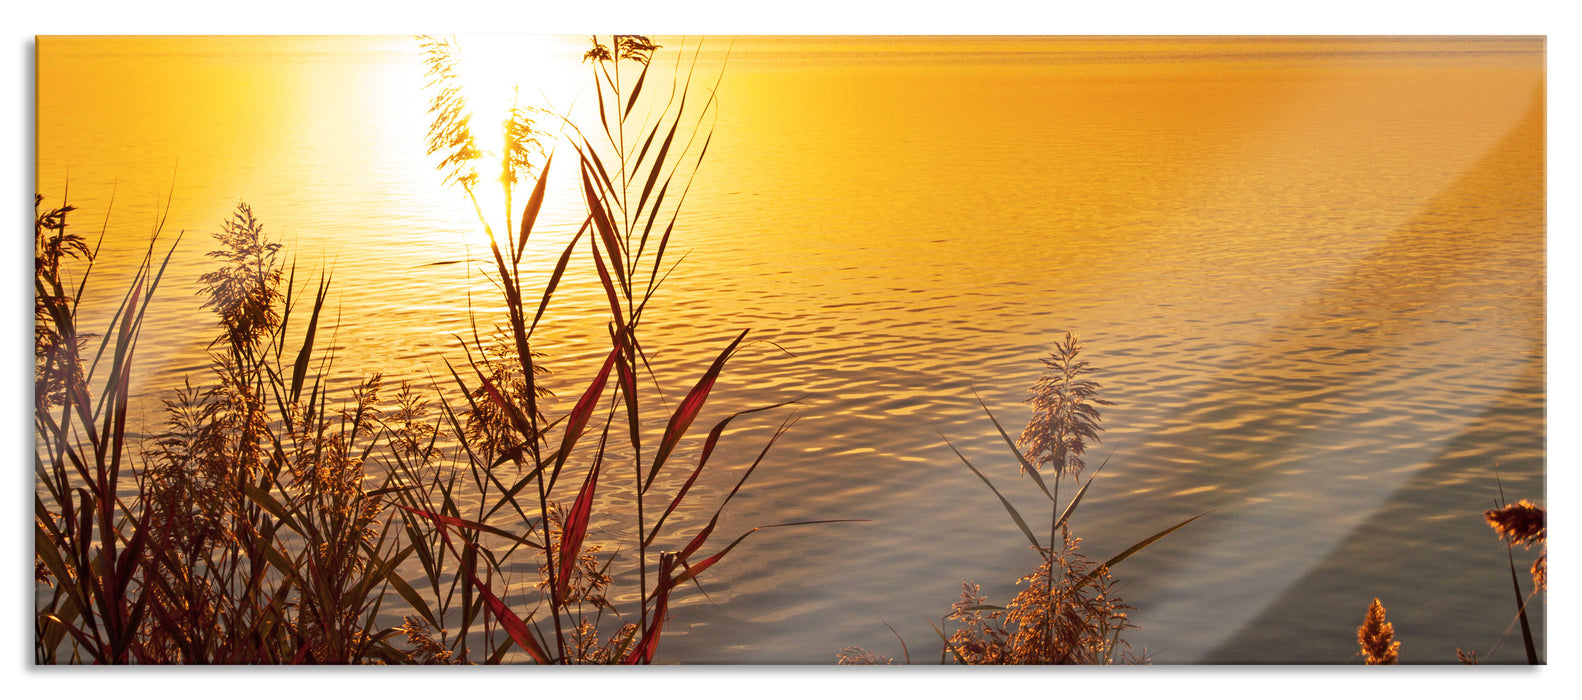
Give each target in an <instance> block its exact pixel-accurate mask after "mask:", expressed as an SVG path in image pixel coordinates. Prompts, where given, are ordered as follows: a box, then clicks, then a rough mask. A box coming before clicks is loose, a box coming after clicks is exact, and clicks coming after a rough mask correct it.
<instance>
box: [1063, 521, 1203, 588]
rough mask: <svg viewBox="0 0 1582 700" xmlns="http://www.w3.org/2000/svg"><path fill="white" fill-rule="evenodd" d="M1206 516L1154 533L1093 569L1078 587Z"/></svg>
mask: <svg viewBox="0 0 1582 700" xmlns="http://www.w3.org/2000/svg"><path fill="white" fill-rule="evenodd" d="M1205 515H1208V513H1199V514H1197V515H1194V516H1192V517H1190V518H1187V519H1186V520H1183V521H1181V522H1179V523H1176V524H1175V525H1172V526H1170V527H1168V528H1165V529H1164V530H1161V531H1159V532H1156V533H1154V534H1153V535H1152V536H1151V537H1149V538H1147V539H1145V540H1143V541H1141V542H1138V543H1137V544H1134V545H1132V546H1130V547H1127V548H1126V551H1124V552H1121V553H1120V554H1117V555H1115V556H1113V557H1110V558H1109V560H1107V561H1105V562H1104V566H1100V567H1096V568H1094V569H1093V571H1090V572H1088V575H1086V576H1084V577H1082V580H1081V581H1080V582H1079V584H1078V585H1081V584H1086V583H1087V582H1088V581H1091V580H1093V578H1094V577H1096V576H1098V575H1099V572H1101V571H1104V570H1105V569H1110V568H1114V566H1115V565H1116V564H1119V563H1121V562H1123V561H1126V558H1127V557H1130V556H1131V555H1133V554H1136V553H1138V552H1140V551H1142V550H1143V549H1144V548H1145V547H1147V546H1148V545H1151V544H1153V543H1155V542H1158V541H1159V540H1160V539H1161V538H1163V537H1164V536H1165V535H1168V534H1170V533H1172V532H1175V531H1176V530H1179V529H1181V528H1183V527H1186V525H1187V523H1190V522H1192V521H1193V520H1197V519H1198V518H1201V517H1203V516H1205Z"/></svg>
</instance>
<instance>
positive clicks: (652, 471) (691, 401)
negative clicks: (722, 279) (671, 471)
mask: <svg viewBox="0 0 1582 700" xmlns="http://www.w3.org/2000/svg"><path fill="white" fill-rule="evenodd" d="M745 337H747V331H742V332H741V335H738V336H736V339H735V340H733V341H731V344H730V345H728V346H726V347H725V350H724V351H722V352H721V353H720V355H719V357H716V358H714V363H713V364H711V365H709V369H708V371H706V372H704V373H703V377H702V378H701V379H699V380H698V383H697V385H696V386H694V387H692V391H690V392H688V393H687V397H686V398H685V399H682V401H681V404H680V405H678V406H676V411H675V413H673V414H672V415H671V416H670V423H669V424H668V425H666V426H665V436H664V438H662V439H661V440H660V441H659V451H658V452H656V453H654V465H653V466H652V467H650V468H649V470H648V479H647V480H646V481H644V482H643V490H644V491H647V490H648V487H649V486H651V485H653V483H654V477H656V476H658V475H659V469H660V467H663V466H664V465H665V460H666V459H668V458H669V457H670V453H671V452H673V451H675V449H676V444H677V443H679V442H681V436H682V435H685V434H686V432H687V428H689V427H691V426H692V421H693V419H695V418H697V417H698V412H699V411H701V410H703V403H704V402H705V401H707V400H708V398H709V391H711V390H712V389H713V388H714V381H715V380H716V379H718V378H719V376H720V371H721V370H722V369H724V368H725V361H726V360H727V359H729V358H730V356H731V353H733V352H735V351H736V346H737V345H739V344H741V342H742V338H745Z"/></svg>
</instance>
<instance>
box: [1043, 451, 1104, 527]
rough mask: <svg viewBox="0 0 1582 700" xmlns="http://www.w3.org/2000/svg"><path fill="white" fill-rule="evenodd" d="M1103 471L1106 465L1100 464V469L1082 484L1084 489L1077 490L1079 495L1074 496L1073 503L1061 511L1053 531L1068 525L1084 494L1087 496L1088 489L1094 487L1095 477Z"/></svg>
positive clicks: (1094, 471)
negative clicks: (1067, 522)
mask: <svg viewBox="0 0 1582 700" xmlns="http://www.w3.org/2000/svg"><path fill="white" fill-rule="evenodd" d="M1103 469H1104V465H1103V464H1100V465H1099V468H1098V469H1095V470H1093V475H1092V476H1089V477H1088V480H1087V482H1085V483H1083V484H1082V488H1080V489H1077V495H1075V496H1072V497H1071V502H1070V503H1067V504H1066V509H1065V510H1063V511H1061V513H1060V517H1059V518H1058V519H1056V520H1055V524H1054V526H1053V529H1057V530H1058V529H1060V527H1061V526H1062V525H1065V524H1066V521H1067V520H1070V519H1071V514H1072V513H1075V512H1076V510H1077V504H1078V503H1081V502H1082V496H1083V494H1086V493H1087V492H1088V487H1089V486H1092V485H1093V479H1094V477H1097V476H1098V475H1099V472H1100V471H1102V470H1103Z"/></svg>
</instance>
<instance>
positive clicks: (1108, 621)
mask: <svg viewBox="0 0 1582 700" xmlns="http://www.w3.org/2000/svg"><path fill="white" fill-rule="evenodd" d="M1081 351H1082V343H1081V341H1080V340H1079V339H1078V338H1077V337H1076V336H1075V335H1073V334H1071V333H1067V334H1066V335H1065V338H1064V339H1062V340H1061V341H1060V342H1058V343H1056V344H1055V348H1054V351H1053V352H1052V353H1051V354H1050V356H1049V358H1047V359H1045V360H1044V366H1045V369H1046V370H1047V372H1046V373H1045V374H1044V375H1043V376H1042V377H1040V378H1039V379H1038V381H1037V382H1036V383H1035V384H1034V385H1033V387H1032V389H1031V396H1030V398H1029V399H1028V401H1027V403H1029V404H1031V405H1032V407H1033V415H1032V417H1031V418H1030V419H1029V420H1028V423H1027V426H1026V428H1025V429H1024V430H1023V431H1022V434H1021V440H1020V445H1018V443H1017V442H1014V441H1012V440H1011V436H1010V434H1009V433H1007V432H1006V430H1005V427H1004V426H1002V425H1001V424H1000V421H999V420H998V419H997V418H995V417H994V414H993V412H991V411H990V410H989V407H988V405H987V404H985V403H983V400H982V399H981V398H980V399H978V404H979V405H980V406H982V407H983V411H984V414H985V415H987V416H988V418H989V422H990V423H992V424H993V425H994V428H995V431H996V432H997V433H998V434H999V436H1000V438H1001V439H1002V440H1003V441H1004V442H1005V446H1006V448H1007V449H1008V450H1009V452H1010V453H1011V455H1012V456H1013V457H1015V459H1016V462H1017V464H1018V466H1019V468H1020V470H1021V473H1022V474H1023V475H1025V476H1027V477H1029V478H1030V479H1031V480H1032V482H1033V484H1034V485H1035V486H1036V487H1037V488H1038V490H1039V492H1040V493H1042V494H1043V496H1044V497H1045V498H1046V499H1048V500H1049V503H1050V512H1049V534H1048V539H1041V538H1040V536H1039V535H1038V534H1035V533H1034V532H1033V529H1032V526H1031V525H1030V524H1029V521H1028V520H1027V518H1025V517H1023V515H1022V513H1021V512H1020V511H1019V510H1017V508H1016V506H1014V505H1012V504H1011V501H1010V500H1008V499H1007V498H1006V497H1005V496H1004V495H1003V494H1001V493H1000V490H999V489H998V488H997V487H995V485H994V482H993V481H992V480H991V479H989V477H988V476H987V475H985V474H984V472H983V471H982V470H980V469H979V468H978V467H977V466H975V465H973V464H972V462H971V461H970V460H968V459H967V457H966V455H963V454H962V453H961V451H960V450H957V449H956V447H955V445H953V444H951V442H950V439H949V438H944V436H943V435H941V437H942V438H943V439H944V440H945V444H946V445H947V446H949V447H950V449H951V451H952V452H954V453H955V454H956V457H957V458H959V459H960V460H961V462H962V464H964V465H966V467H967V469H968V470H969V471H971V472H972V473H973V475H974V476H976V477H978V479H979V480H980V481H982V482H983V484H984V485H985V486H987V487H988V488H989V490H990V491H991V492H992V493H993V494H994V496H995V498H996V499H998V500H999V502H1000V506H1001V507H1003V508H1004V509H1005V512H1006V514H1007V515H1009V516H1010V518H1011V520H1012V521H1013V522H1015V523H1016V526H1017V529H1018V530H1020V531H1021V533H1022V535H1023V536H1024V537H1026V538H1027V541H1028V544H1029V545H1030V546H1031V547H1032V548H1033V550H1034V551H1035V552H1037V554H1038V557H1039V563H1038V565H1037V566H1036V567H1035V568H1034V570H1033V571H1032V572H1031V573H1029V574H1028V575H1026V576H1023V577H1022V578H1020V579H1018V580H1017V584H1018V585H1019V586H1021V589H1020V590H1019V591H1018V592H1017V593H1016V594H1015V596H1013V597H1012V599H1011V601H1010V602H1009V603H1007V604H1006V605H1003V606H1001V605H994V604H991V603H989V602H988V599H987V598H986V597H984V596H982V595H981V594H980V590H981V589H980V588H979V586H978V585H977V584H976V583H973V582H971V581H968V582H966V583H964V584H962V595H961V598H960V600H958V601H957V602H956V603H955V604H954V605H953V606H951V609H950V612H949V613H948V614H946V616H945V618H944V620H942V622H945V621H950V622H955V623H956V625H957V627H956V629H955V630H954V631H953V632H952V633H951V634H949V635H946V634H945V632H944V631H943V630H942V629H941V627H940V626H938V625H935V626H934V631H935V632H936V633H937V634H938V635H939V638H940V640H941V641H942V642H943V646H942V648H941V650H940V663H949V662H951V661H954V662H955V663H958V664H963V665H1002V664H1114V663H1143V662H1146V660H1147V659H1146V657H1145V656H1141V655H1137V654H1134V653H1132V651H1131V645H1130V644H1129V643H1128V642H1127V641H1126V640H1125V639H1123V638H1122V633H1123V632H1124V631H1125V630H1127V629H1131V628H1133V627H1134V625H1132V624H1131V622H1130V619H1129V618H1128V613H1127V611H1128V610H1132V609H1133V608H1132V607H1131V606H1129V605H1127V604H1126V603H1125V601H1124V600H1123V599H1122V598H1120V597H1119V596H1117V595H1116V594H1115V592H1114V590H1113V589H1114V586H1115V583H1116V581H1115V578H1114V577H1113V575H1112V574H1111V569H1112V567H1114V566H1116V565H1118V564H1120V563H1121V562H1123V561H1125V560H1126V559H1128V558H1130V557H1131V556H1132V555H1134V554H1136V553H1137V552H1140V551H1142V550H1143V549H1145V548H1147V547H1148V546H1150V545H1152V544H1153V543H1155V542H1157V541H1159V540H1160V539H1162V538H1163V537H1165V536H1166V535H1169V534H1170V533H1172V532H1175V531H1176V530H1178V529H1180V528H1182V527H1185V526H1186V525H1187V524H1188V523H1191V522H1192V521H1194V520H1197V519H1198V518H1201V517H1203V515H1196V516H1193V517H1191V518H1188V519H1186V520H1183V521H1181V522H1179V523H1176V524H1175V525H1172V526H1170V527H1168V528H1165V529H1164V530H1161V531H1159V532H1156V533H1154V534H1153V535H1150V536H1148V537H1146V538H1144V539H1142V540H1141V541H1139V542H1137V543H1136V544H1133V545H1132V546H1130V547H1128V548H1126V549H1125V550H1123V551H1121V552H1120V553H1119V554H1116V555H1114V556H1112V557H1110V558H1109V559H1107V560H1105V561H1103V562H1098V563H1096V562H1094V561H1092V560H1090V559H1088V558H1087V557H1086V556H1085V555H1084V554H1083V553H1082V552H1081V542H1082V540H1081V538H1080V537H1076V536H1074V535H1072V533H1071V522H1070V521H1071V516H1072V514H1073V513H1075V512H1076V509H1077V506H1078V505H1079V504H1080V503H1081V502H1082V497H1083V496H1084V495H1086V494H1087V492H1088V487H1089V486H1091V485H1092V483H1093V479H1094V478H1095V477H1097V476H1098V472H1100V471H1102V470H1103V469H1104V465H1103V464H1101V465H1099V467H1098V469H1095V470H1094V473H1093V474H1092V475H1090V476H1089V477H1088V479H1087V480H1086V481H1082V480H1081V478H1080V474H1081V471H1082V469H1083V468H1084V467H1085V466H1086V465H1085V464H1084V463H1083V461H1082V459H1081V455H1082V454H1083V453H1084V452H1085V451H1086V449H1087V445H1088V443H1090V442H1098V434H1099V433H1100V432H1102V430H1103V428H1102V427H1101V421H1102V415H1101V413H1100V410H1099V408H1098V407H1099V406H1103V405H1111V402H1110V401H1107V400H1104V399H1101V398H1099V395H1098V394H1099V390H1100V389H1101V388H1102V387H1101V386H1100V385H1099V384H1098V383H1097V382H1095V381H1093V380H1091V379H1087V378H1085V376H1086V375H1088V374H1090V373H1091V372H1092V371H1093V370H1092V367H1090V366H1089V364H1088V362H1087V361H1086V360H1083V359H1081V358H1080V354H1081ZM1043 467H1047V468H1048V470H1049V472H1050V474H1051V476H1052V478H1051V479H1049V480H1047V481H1046V480H1045V478H1044V476H1043V475H1042V474H1040V469H1041V468H1043ZM1064 476H1070V477H1071V479H1072V480H1073V481H1075V482H1077V483H1078V484H1080V487H1079V488H1078V489H1077V492H1076V493H1075V494H1074V495H1073V496H1072V497H1071V499H1070V500H1069V501H1067V502H1066V503H1065V505H1064V506H1063V507H1062V505H1061V501H1060V480H1061V478H1062V477H1064ZM930 624H932V623H930ZM836 658H837V661H838V662H839V663H842V664H870V663H884V662H889V659H888V658H887V657H882V656H880V655H878V654H875V653H873V652H871V651H869V650H866V649H862V648H858V647H848V648H846V649H842V650H841V651H840V652H839V653H838V654H837V656H836Z"/></svg>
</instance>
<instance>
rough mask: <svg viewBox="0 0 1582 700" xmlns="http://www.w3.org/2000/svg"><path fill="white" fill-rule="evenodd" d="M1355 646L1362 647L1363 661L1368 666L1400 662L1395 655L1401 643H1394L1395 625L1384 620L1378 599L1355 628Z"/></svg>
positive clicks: (1382, 609) (1375, 599)
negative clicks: (1360, 624) (1360, 623)
mask: <svg viewBox="0 0 1582 700" xmlns="http://www.w3.org/2000/svg"><path fill="white" fill-rule="evenodd" d="M1357 644H1358V645H1359V646H1361V647H1362V657H1363V660H1364V661H1366V662H1367V664H1368V665H1369V666H1382V665H1386V664H1394V663H1398V662H1399V661H1400V655H1399V654H1398V653H1397V652H1398V651H1399V650H1400V648H1401V643H1400V642H1397V641H1395V625H1392V624H1390V623H1389V622H1388V621H1386V620H1385V619H1384V604H1382V603H1380V602H1379V599H1378V598H1374V599H1373V604H1372V605H1369V606H1368V615H1367V617H1365V618H1363V620H1362V626H1360V627H1358V628H1357Z"/></svg>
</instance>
